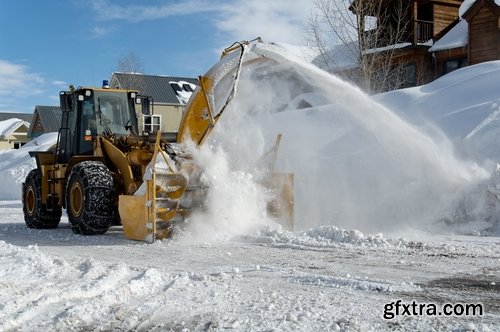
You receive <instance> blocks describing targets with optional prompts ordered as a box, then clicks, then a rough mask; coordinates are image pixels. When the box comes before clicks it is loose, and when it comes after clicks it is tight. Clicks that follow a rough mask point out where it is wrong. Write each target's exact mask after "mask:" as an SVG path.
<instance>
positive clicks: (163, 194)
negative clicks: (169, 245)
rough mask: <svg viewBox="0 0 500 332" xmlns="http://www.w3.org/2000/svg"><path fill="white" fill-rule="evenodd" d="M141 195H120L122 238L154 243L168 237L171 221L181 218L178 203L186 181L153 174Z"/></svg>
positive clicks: (177, 176)
mask: <svg viewBox="0 0 500 332" xmlns="http://www.w3.org/2000/svg"><path fill="white" fill-rule="evenodd" d="M145 182H146V192H145V194H144V195H134V196H131V195H120V197H119V202H118V211H119V213H120V218H121V221H122V225H123V233H124V234H125V237H126V238H128V239H131V240H139V241H147V242H154V241H155V240H156V239H164V238H166V237H168V236H169V235H170V232H171V226H172V222H173V219H175V217H176V216H182V212H183V210H182V209H179V200H180V198H181V197H182V196H183V195H184V192H185V190H186V187H187V180H186V178H185V177H184V176H183V175H181V174H161V173H157V174H156V173H153V176H152V178H151V179H148V180H146V181H145Z"/></svg>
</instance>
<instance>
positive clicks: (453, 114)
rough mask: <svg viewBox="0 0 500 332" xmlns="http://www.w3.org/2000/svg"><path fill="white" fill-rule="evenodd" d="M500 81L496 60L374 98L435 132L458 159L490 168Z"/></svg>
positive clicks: (496, 149) (498, 154)
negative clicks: (458, 155) (440, 133)
mask: <svg viewBox="0 0 500 332" xmlns="http://www.w3.org/2000/svg"><path fill="white" fill-rule="evenodd" d="M499 77H500V61H491V62H485V63H481V64H477V65H473V66H469V67H465V68H461V69H459V70H455V71H453V72H451V73H450V74H448V75H445V76H443V77H441V78H439V79H437V80H436V81H434V82H431V83H429V84H427V85H423V86H419V87H414V88H409V89H403V90H396V91H392V92H388V93H384V94H380V95H377V96H375V99H376V100H377V101H379V102H381V103H383V104H384V105H386V106H388V107H389V108H391V109H393V110H394V111H395V112H397V114H398V115H399V116H401V117H402V118H403V119H405V120H406V121H408V122H410V123H412V124H413V125H415V126H418V127H420V128H422V129H423V130H426V131H428V132H432V131H435V129H436V127H437V128H438V129H439V130H440V131H442V132H443V133H444V134H445V135H446V136H447V137H448V138H449V139H450V140H451V141H452V142H453V143H454V147H455V150H456V151H457V152H458V153H460V155H461V156H462V157H464V158H472V159H474V160H475V161H477V162H478V163H480V164H482V165H485V163H486V165H485V166H486V167H487V168H488V169H492V168H493V166H494V165H495V163H496V161H498V160H500V145H499V144H498V143H497V142H498V137H499V136H500V126H499V124H500V96H499V94H498V87H497V85H498V80H499Z"/></svg>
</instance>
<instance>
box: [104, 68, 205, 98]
mask: <svg viewBox="0 0 500 332" xmlns="http://www.w3.org/2000/svg"><path fill="white" fill-rule="evenodd" d="M197 85H198V80H197V79H196V78H188V77H173V76H158V75H144V74H137V73H113V75H112V76H111V82H110V86H111V87H112V88H115V87H119V88H123V89H135V90H138V91H139V93H141V94H144V95H148V96H152V97H153V100H154V102H155V103H160V104H174V105H184V104H186V103H187V101H188V99H189V97H190V96H191V93H192V92H193V91H194V89H195V88H196V86H197Z"/></svg>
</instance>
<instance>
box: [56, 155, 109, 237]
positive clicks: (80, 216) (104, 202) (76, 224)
mask: <svg viewBox="0 0 500 332" xmlns="http://www.w3.org/2000/svg"><path fill="white" fill-rule="evenodd" d="M115 195H116V194H115V188H114V185H113V177H112V176H111V174H110V172H109V169H108V168H107V167H106V166H105V165H104V164H103V163H102V162H99V161H83V162H81V163H79V164H76V165H75V166H74V167H73V169H72V170H71V174H70V176H69V179H68V183H67V185H66V212H67V213H68V219H69V222H70V224H71V229H72V230H73V232H74V233H76V234H82V235H94V234H104V233H106V231H107V230H108V229H109V227H110V226H111V224H112V222H113V219H114V211H115V209H116V207H115Z"/></svg>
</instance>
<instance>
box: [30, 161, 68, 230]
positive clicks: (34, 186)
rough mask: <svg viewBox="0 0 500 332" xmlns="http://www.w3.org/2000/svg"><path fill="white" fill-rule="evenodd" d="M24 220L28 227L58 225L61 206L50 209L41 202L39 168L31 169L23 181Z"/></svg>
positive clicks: (47, 227)
mask: <svg viewBox="0 0 500 332" xmlns="http://www.w3.org/2000/svg"><path fill="white" fill-rule="evenodd" d="M22 201H23V213H24V222H25V223H26V226H27V227H28V228H37V229H51V228H56V227H57V226H59V222H60V221H61V214H62V208H61V207H55V208H54V209H53V210H52V211H48V210H47V206H46V205H45V204H42V173H41V172H40V170H39V169H33V170H31V171H30V172H29V173H28V175H27V176H26V180H25V181H24V183H23V192H22Z"/></svg>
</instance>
